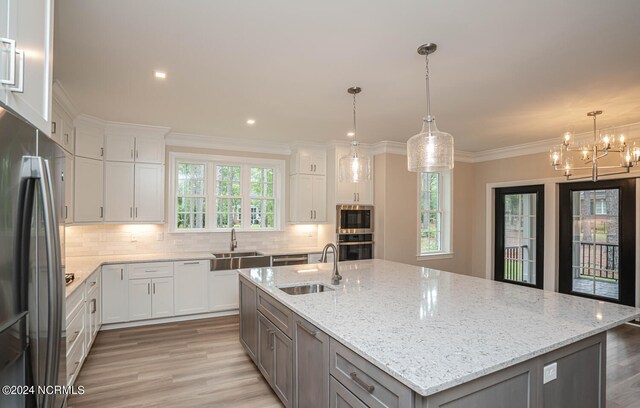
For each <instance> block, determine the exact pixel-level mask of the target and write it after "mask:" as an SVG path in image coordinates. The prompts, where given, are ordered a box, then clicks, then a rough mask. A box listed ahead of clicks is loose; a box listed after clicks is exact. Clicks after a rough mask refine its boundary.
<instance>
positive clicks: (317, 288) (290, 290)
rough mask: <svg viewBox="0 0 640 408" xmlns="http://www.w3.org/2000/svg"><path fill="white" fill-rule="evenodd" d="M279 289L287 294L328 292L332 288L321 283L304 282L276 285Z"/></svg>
mask: <svg viewBox="0 0 640 408" xmlns="http://www.w3.org/2000/svg"><path fill="white" fill-rule="evenodd" d="M278 289H280V290H281V291H283V292H284V293H286V294H289V295H307V294H309V293H320V292H329V291H332V290H333V288H330V287H329V286H327V285H323V284H322V283H304V284H300V285H293V286H284V287H280V286H279V287H278Z"/></svg>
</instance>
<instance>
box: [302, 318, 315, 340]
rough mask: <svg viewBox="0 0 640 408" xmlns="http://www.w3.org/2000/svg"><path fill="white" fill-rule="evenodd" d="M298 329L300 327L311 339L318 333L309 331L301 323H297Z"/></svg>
mask: <svg viewBox="0 0 640 408" xmlns="http://www.w3.org/2000/svg"><path fill="white" fill-rule="evenodd" d="M298 327H300V328H301V329H302V330H304V331H305V332H307V333H308V334H309V335H311V336H313V337H316V335H317V334H318V332H317V331H316V330H311V329H309V328H308V327H306V326H305V325H304V324H302V322H301V321H298Z"/></svg>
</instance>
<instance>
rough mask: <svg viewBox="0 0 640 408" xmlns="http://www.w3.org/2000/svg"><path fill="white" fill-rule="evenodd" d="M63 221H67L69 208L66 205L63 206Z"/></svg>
mask: <svg viewBox="0 0 640 408" xmlns="http://www.w3.org/2000/svg"><path fill="white" fill-rule="evenodd" d="M64 219H65V220H67V219H69V207H68V206H66V205H65V206H64Z"/></svg>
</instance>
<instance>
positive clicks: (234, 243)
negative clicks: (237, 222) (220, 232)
mask: <svg viewBox="0 0 640 408" xmlns="http://www.w3.org/2000/svg"><path fill="white" fill-rule="evenodd" d="M237 247H238V240H237V239H236V229H235V228H231V251H233V250H234V249H236V248H237Z"/></svg>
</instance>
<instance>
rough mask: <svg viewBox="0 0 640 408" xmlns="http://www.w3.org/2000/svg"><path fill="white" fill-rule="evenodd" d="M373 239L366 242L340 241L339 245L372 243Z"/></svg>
mask: <svg viewBox="0 0 640 408" xmlns="http://www.w3.org/2000/svg"><path fill="white" fill-rule="evenodd" d="M372 244H373V241H365V242H338V246H341V245H372Z"/></svg>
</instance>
